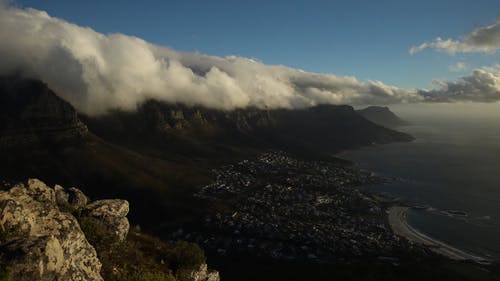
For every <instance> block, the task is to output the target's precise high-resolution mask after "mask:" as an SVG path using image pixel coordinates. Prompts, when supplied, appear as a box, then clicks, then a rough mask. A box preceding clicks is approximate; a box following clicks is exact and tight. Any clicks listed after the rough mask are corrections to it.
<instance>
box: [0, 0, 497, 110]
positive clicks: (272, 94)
mask: <svg viewBox="0 0 500 281" xmlns="http://www.w3.org/2000/svg"><path fill="white" fill-rule="evenodd" d="M0 6H1V5H0ZM0 58H1V60H2V63H0V74H11V73H13V72H15V73H21V74H23V75H25V76H30V77H34V78H39V79H41V80H43V81H44V82H46V83H47V84H48V85H49V86H50V87H51V88H52V89H54V90H55V91H56V92H57V93H58V94H59V95H61V97H62V98H64V99H65V100H67V101H68V102H70V103H71V104H73V105H74V106H75V107H76V108H77V110H79V111H80V112H84V113H87V114H92V115H95V114H102V113H105V112H107V111H108V110H110V109H114V108H121V109H124V110H134V109H135V108H136V107H137V105H138V104H140V103H141V102H143V101H145V100H147V99H157V100H161V101H166V102H174V103H184V104H187V105H202V106H206V107H211V108H218V109H228V110H229V109H233V108H241V107H247V106H255V107H259V108H278V107H279V108H300V107H308V106H313V105H317V104H352V105H361V104H363V105H364V104H392V103H401V102H425V101H426V100H430V101H437V100H439V101H454V100H460V99H462V100H466V99H470V100H482V99H486V100H487V101H492V100H499V99H500V94H499V93H500V91H499V89H500V85H499V80H498V79H499V68H498V67H494V68H491V69H486V68H485V69H479V70H476V71H475V72H474V73H473V74H472V76H470V77H464V78H461V79H459V80H458V81H456V82H442V81H441V82H439V84H438V87H439V88H438V89H437V90H433V91H423V90H417V89H404V88H399V87H395V86H390V85H386V84H384V83H382V82H380V81H359V80H358V79H356V78H355V77H342V76H336V75H333V74H318V73H309V72H304V71H301V70H298V69H293V68H290V67H285V66H279V65H266V64H263V63H262V62H259V61H256V60H252V59H247V58H242V57H236V56H228V57H216V56H207V55H203V54H198V53H185V52H178V51H175V50H173V49H170V48H167V47H162V46H157V45H154V44H151V43H148V42H146V41H144V40H142V39H140V38H137V37H132V36H127V35H123V34H109V35H104V34H101V33H98V32H96V31H94V30H92V29H90V28H87V27H81V26H77V25H75V24H72V23H69V22H67V21H64V20H61V19H58V18H54V17H51V16H49V15H48V14H47V13H45V12H43V11H39V10H35V9H18V8H14V7H9V8H5V7H3V8H0ZM476 72H477V73H476ZM480 82H481V83H487V84H480ZM488 83H489V84H488ZM483 90H486V91H487V92H483ZM476 94H477V96H474V95H476Z"/></svg>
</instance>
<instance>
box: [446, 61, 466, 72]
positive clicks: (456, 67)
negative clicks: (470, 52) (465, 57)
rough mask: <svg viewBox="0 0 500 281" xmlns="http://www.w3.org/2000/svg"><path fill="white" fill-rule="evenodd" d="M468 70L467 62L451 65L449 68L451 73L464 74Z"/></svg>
mask: <svg viewBox="0 0 500 281" xmlns="http://www.w3.org/2000/svg"><path fill="white" fill-rule="evenodd" d="M466 69H467V65H466V64H465V62H461V61H460V62H457V63H455V64H451V65H449V66H448V70H449V71H451V72H462V71H465V70H466Z"/></svg>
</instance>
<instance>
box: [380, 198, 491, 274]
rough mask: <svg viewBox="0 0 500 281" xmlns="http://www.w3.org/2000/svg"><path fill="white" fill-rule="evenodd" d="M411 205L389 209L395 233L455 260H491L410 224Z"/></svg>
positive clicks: (482, 261)
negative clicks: (408, 218) (425, 232)
mask: <svg viewBox="0 0 500 281" xmlns="http://www.w3.org/2000/svg"><path fill="white" fill-rule="evenodd" d="M409 209H410V207H405V206H393V207H390V208H389V210H388V220H389V225H390V226H391V229H392V231H393V232H394V234H396V235H399V236H402V237H405V238H407V239H408V240H410V241H413V242H416V243H420V244H423V245H426V246H428V247H429V248H430V249H431V250H432V251H434V252H435V253H438V254H440V255H443V256H446V257H448V258H450V259H453V260H471V261H474V262H477V263H481V264H488V263H490V260H488V259H486V258H483V257H479V256H476V255H473V254H470V253H467V252H464V251H462V250H460V249H458V248H455V247H453V246H451V245H448V244H446V243H444V242H442V241H439V240H436V239H434V238H431V237H429V236H427V235H425V234H423V233H422V232H420V231H419V230H417V229H415V228H413V227H412V226H410V225H409V224H408V221H407V219H406V214H407V212H408V210H409Z"/></svg>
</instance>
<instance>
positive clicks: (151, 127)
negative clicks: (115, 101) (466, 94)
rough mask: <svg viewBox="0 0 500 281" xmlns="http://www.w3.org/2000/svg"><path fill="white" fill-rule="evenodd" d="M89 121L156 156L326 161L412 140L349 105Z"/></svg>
mask: <svg viewBox="0 0 500 281" xmlns="http://www.w3.org/2000/svg"><path fill="white" fill-rule="evenodd" d="M84 120H85V122H86V123H87V124H88V126H89V128H90V130H91V131H93V132H95V133H96V134H97V135H99V136H101V137H103V138H104V139H106V140H108V141H111V142H113V143H119V144H120V145H125V146H127V147H130V148H134V149H141V150H143V151H149V152H151V153H154V151H152V150H155V149H156V151H161V153H156V155H161V154H162V153H164V152H165V151H171V152H172V153H173V154H175V155H182V154H186V153H187V154H190V153H191V154H194V155H198V156H200V157H219V156H220V154H221V152H224V153H228V154H231V153H234V154H237V153H241V150H245V151H250V150H262V149H270V148H272V149H280V150H286V151H289V152H293V153H295V154H299V155H302V156H326V155H328V154H331V153H335V152H338V151H339V150H342V149H345V148H352V147H357V146H363V145H370V144H372V143H388V142H393V141H409V140H411V139H412V137H411V136H409V135H407V134H404V133H400V132H396V131H393V130H390V129H386V128H384V127H381V126H379V125H376V124H374V123H372V122H369V121H367V120H366V119H365V118H363V117H362V116H360V115H359V114H357V113H356V112H355V111H354V110H353V108H352V107H350V106H346V105H342V106H335V105H321V106H316V107H311V108H305V109H294V110H290V109H271V110H261V109H256V108H245V109H235V110H233V111H220V110H214V109H208V108H203V107H187V106H184V105H178V104H175V105H173V104H166V103H161V102H158V101H148V102H146V103H144V104H142V105H141V106H140V107H139V109H138V110H137V112H122V111H115V112H111V113H109V114H107V115H105V116H100V117H85V118H84Z"/></svg>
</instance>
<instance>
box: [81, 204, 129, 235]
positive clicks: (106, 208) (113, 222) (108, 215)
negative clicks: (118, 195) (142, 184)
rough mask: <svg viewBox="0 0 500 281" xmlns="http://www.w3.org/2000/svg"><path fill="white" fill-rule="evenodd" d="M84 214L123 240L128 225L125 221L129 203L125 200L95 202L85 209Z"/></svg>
mask: <svg viewBox="0 0 500 281" xmlns="http://www.w3.org/2000/svg"><path fill="white" fill-rule="evenodd" d="M85 211H86V214H87V215H89V216H91V217H94V218H96V219H98V220H99V221H101V222H102V223H103V224H104V226H106V227H107V228H108V229H109V230H110V231H112V232H113V233H115V234H116V235H117V236H118V239H120V240H122V241H123V240H125V238H126V237H127V234H128V231H129V229H130V224H129V222H128V219H127V217H126V216H127V214H128V211H129V203H128V201H127V200H121V199H106V200H97V201H94V202H92V203H90V204H88V205H87V206H86V207H85Z"/></svg>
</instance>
